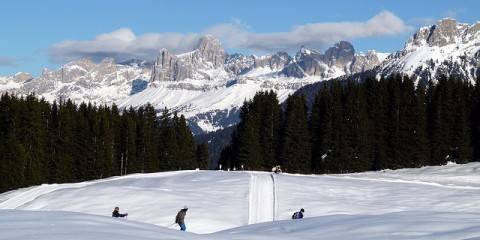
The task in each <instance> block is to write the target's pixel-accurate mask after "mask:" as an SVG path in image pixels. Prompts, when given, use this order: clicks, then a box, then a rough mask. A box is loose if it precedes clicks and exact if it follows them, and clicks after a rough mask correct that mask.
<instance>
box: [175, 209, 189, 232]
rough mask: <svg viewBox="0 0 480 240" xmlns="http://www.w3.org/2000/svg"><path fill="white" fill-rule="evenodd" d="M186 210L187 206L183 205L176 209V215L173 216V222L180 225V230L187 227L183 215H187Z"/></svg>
mask: <svg viewBox="0 0 480 240" xmlns="http://www.w3.org/2000/svg"><path fill="white" fill-rule="evenodd" d="M187 210H188V207H187V206H184V207H183V209H181V210H180V211H178V213H177V217H175V223H177V224H178V226H180V230H181V231H185V230H187V227H186V226H185V215H187Z"/></svg>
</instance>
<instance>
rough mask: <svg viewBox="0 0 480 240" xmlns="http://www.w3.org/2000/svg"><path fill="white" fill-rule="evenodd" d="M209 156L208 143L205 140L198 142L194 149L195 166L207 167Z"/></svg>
mask: <svg viewBox="0 0 480 240" xmlns="http://www.w3.org/2000/svg"><path fill="white" fill-rule="evenodd" d="M209 158H210V157H209V153H208V144H207V143H205V142H204V143H201V144H198V145H197V150H196V159H197V168H200V169H208V160H209Z"/></svg>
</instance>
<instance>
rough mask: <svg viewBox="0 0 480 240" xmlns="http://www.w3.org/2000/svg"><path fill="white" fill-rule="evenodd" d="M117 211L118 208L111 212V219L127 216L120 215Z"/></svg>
mask: <svg viewBox="0 0 480 240" xmlns="http://www.w3.org/2000/svg"><path fill="white" fill-rule="evenodd" d="M119 211H120V208H119V207H115V209H114V210H113V212H112V217H116V218H118V217H126V216H128V213H125V214H122V213H120V212H119Z"/></svg>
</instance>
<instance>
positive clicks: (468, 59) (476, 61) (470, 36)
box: [378, 18, 480, 83]
mask: <svg viewBox="0 0 480 240" xmlns="http://www.w3.org/2000/svg"><path fill="white" fill-rule="evenodd" d="M378 71H379V72H380V73H381V74H386V75H388V74H391V73H397V72H399V73H404V74H408V75H409V76H411V77H413V78H414V79H415V80H417V81H419V80H423V81H426V80H432V79H433V80H435V78H436V77H438V76H441V75H446V76H450V75H456V76H459V77H461V78H462V79H464V80H466V81H470V82H472V83H475V81H476V79H477V78H478V77H479V76H480V22H477V23H475V24H472V25H469V24H465V23H458V22H457V21H456V20H454V19H451V18H445V19H442V20H440V21H438V22H437V23H436V24H434V25H431V26H426V27H422V28H420V30H418V31H417V32H416V33H415V34H414V35H413V36H412V37H411V38H410V39H409V40H408V41H407V43H406V44H405V47H404V48H403V49H401V50H400V51H398V52H396V53H395V54H392V55H390V56H389V57H388V58H387V60H386V61H384V62H383V64H382V65H381V66H380V67H379V69H378Z"/></svg>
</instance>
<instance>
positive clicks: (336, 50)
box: [325, 41, 355, 68]
mask: <svg viewBox="0 0 480 240" xmlns="http://www.w3.org/2000/svg"><path fill="white" fill-rule="evenodd" d="M354 56H355V49H354V48H353V45H352V44H351V43H349V42H347V41H340V42H338V43H335V45H334V46H333V47H331V48H329V49H327V51H325V60H326V61H327V62H328V65H329V66H336V67H339V68H342V67H343V66H345V65H346V64H347V63H349V62H351V61H352V60H353V58H354Z"/></svg>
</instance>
